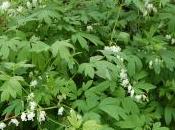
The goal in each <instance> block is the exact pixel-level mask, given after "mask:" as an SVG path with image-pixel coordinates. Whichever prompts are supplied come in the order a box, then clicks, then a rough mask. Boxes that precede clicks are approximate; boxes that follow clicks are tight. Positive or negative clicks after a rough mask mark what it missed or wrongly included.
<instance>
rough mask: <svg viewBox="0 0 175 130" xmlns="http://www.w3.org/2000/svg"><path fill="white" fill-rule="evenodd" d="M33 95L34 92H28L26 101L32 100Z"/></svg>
mask: <svg viewBox="0 0 175 130" xmlns="http://www.w3.org/2000/svg"><path fill="white" fill-rule="evenodd" d="M34 97H35V95H34V93H30V94H29V95H28V96H27V101H31V100H33V98H34Z"/></svg>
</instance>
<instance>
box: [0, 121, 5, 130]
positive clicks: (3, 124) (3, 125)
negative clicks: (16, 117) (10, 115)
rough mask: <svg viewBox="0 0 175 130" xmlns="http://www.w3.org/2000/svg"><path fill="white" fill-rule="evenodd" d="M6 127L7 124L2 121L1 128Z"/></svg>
mask: <svg viewBox="0 0 175 130" xmlns="http://www.w3.org/2000/svg"><path fill="white" fill-rule="evenodd" d="M5 127H6V124H5V123H4V122H1V123H0V129H1V130H3V129H4V128H5Z"/></svg>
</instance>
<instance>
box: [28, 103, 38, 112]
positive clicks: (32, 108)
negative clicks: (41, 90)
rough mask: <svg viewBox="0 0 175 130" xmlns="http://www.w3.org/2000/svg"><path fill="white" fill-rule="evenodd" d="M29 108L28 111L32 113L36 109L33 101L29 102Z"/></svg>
mask: <svg viewBox="0 0 175 130" xmlns="http://www.w3.org/2000/svg"><path fill="white" fill-rule="evenodd" d="M29 107H30V110H32V111H34V110H35V108H36V107H37V103H36V102H35V101H31V102H29Z"/></svg>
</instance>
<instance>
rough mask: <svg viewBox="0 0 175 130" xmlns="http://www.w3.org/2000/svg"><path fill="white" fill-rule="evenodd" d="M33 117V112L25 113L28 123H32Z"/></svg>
mask: <svg viewBox="0 0 175 130" xmlns="http://www.w3.org/2000/svg"><path fill="white" fill-rule="evenodd" d="M34 117H35V113H34V112H28V113H27V119H28V121H33V120H34V119H33V118H34Z"/></svg>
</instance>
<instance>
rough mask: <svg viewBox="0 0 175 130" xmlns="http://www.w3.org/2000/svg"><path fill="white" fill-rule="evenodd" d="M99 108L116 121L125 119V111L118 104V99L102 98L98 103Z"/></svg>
mask: <svg viewBox="0 0 175 130" xmlns="http://www.w3.org/2000/svg"><path fill="white" fill-rule="evenodd" d="M99 108H100V110H102V111H104V112H106V113H107V114H108V115H109V116H111V117H113V118H115V119H116V120H117V121H118V120H119V119H120V117H121V118H122V119H125V118H126V117H127V115H126V112H125V110H124V109H123V108H121V107H120V106H119V105H118V101H117V100H116V99H112V98H106V99H104V100H103V101H102V102H101V103H100V105H99Z"/></svg>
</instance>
